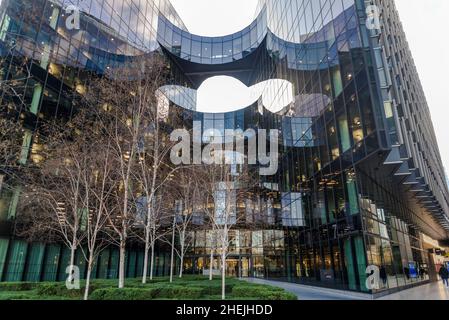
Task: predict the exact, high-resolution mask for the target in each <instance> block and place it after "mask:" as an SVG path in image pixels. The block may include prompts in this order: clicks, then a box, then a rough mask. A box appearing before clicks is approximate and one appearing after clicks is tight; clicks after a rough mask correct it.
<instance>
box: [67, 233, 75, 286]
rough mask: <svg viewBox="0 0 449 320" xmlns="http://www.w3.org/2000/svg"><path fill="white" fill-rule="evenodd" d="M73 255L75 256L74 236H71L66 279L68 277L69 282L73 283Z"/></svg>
mask: <svg viewBox="0 0 449 320" xmlns="http://www.w3.org/2000/svg"><path fill="white" fill-rule="evenodd" d="M75 256H76V238H75V237H73V239H72V245H71V246H70V266H69V267H70V269H69V276H68V279H70V283H73V281H75V279H73V271H74V266H75Z"/></svg>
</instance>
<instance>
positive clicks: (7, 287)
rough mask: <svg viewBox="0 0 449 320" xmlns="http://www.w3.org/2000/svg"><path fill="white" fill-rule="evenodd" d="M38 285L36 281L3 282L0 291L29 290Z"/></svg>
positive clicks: (0, 284)
mask: <svg viewBox="0 0 449 320" xmlns="http://www.w3.org/2000/svg"><path fill="white" fill-rule="evenodd" d="M38 285H39V283H36V282H1V283H0V291H29V290H33V289H35V288H36V287H37V286H38Z"/></svg>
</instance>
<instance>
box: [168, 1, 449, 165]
mask: <svg viewBox="0 0 449 320" xmlns="http://www.w3.org/2000/svg"><path fill="white" fill-rule="evenodd" d="M171 2H172V3H173V5H174V6H175V8H176V10H177V11H178V13H179V15H180V16H181V18H182V19H183V21H184V23H185V24H186V25H187V27H188V28H189V31H190V32H191V33H194V34H199V35H204V36H221V35H226V34H230V33H233V32H236V31H239V30H241V29H243V28H244V27H246V26H247V25H249V24H250V23H251V22H252V19H253V18H254V16H255V11H256V6H257V0H171ZM396 5H397V7H398V10H399V14H400V16H401V20H402V22H403V24H404V28H405V32H406V34H407V39H408V42H409V44H410V47H411V50H412V53H413V57H414V59H415V63H416V65H417V68H418V72H419V74H420V77H421V82H422V84H423V86H424V91H425V93H426V96H427V100H428V104H429V107H430V111H431V114H432V118H433V123H434V126H435V131H436V134H437V138H438V141H439V146H440V151H441V154H442V157H443V162H444V165H445V167H446V168H447V169H449V99H448V98H447V95H448V93H449V81H447V78H448V77H449V60H448V59H449V41H448V40H447V39H449V36H448V31H449V27H448V20H449V0H426V1H423V0H396ZM223 87H225V88H223ZM202 91H203V92H200V93H199V100H200V101H199V103H200V104H201V105H200V110H201V108H203V109H206V108H207V110H211V108H215V111H217V112H218V111H222V110H223V108H225V107H227V105H232V104H234V105H235V104H236V103H237V104H238V100H239V99H242V100H243V101H244V99H245V96H246V92H245V88H242V87H241V85H240V86H239V84H238V82H236V81H232V80H227V81H226V80H225V79H218V80H217V79H216V80H215V81H214V80H212V81H208V82H207V83H205V84H204V86H203V87H202ZM229 92H234V95H233V98H232V101H231V100H228V101H229V103H227V100H226V96H229V94H227V93H229ZM217 98H218V99H217ZM213 101H219V104H217V103H215V104H214V105H212V104H211V102H213ZM230 108H231V109H232V108H233V107H232V106H231V107H230ZM225 109H227V108H225Z"/></svg>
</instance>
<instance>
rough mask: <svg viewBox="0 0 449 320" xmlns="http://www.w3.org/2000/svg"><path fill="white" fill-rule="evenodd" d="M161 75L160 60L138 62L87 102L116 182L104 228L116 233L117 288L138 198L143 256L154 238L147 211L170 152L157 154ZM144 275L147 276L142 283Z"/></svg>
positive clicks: (97, 83) (95, 88) (112, 76)
mask: <svg viewBox="0 0 449 320" xmlns="http://www.w3.org/2000/svg"><path fill="white" fill-rule="evenodd" d="M165 71H166V69H165V65H164V63H163V61H162V60H161V58H159V57H158V56H152V57H146V58H141V59H137V60H136V61H132V62H129V63H127V64H125V65H124V66H123V67H120V68H118V69H114V70H111V71H110V72H109V73H108V74H107V75H106V76H105V77H104V78H102V79H95V80H94V81H92V82H91V83H89V86H88V87H89V90H88V93H87V94H86V97H85V98H86V99H85V101H86V102H87V104H88V105H89V106H91V107H93V108H94V109H95V110H97V120H96V121H97V123H98V125H99V127H100V128H101V130H102V132H103V134H104V135H105V136H106V137H107V139H108V141H109V142H110V143H109V144H108V145H109V146H110V149H111V155H110V162H111V163H113V164H114V165H113V168H115V170H114V172H112V173H111V174H112V176H113V179H115V181H117V188H116V190H115V200H114V201H115V206H114V207H115V208H116V210H115V212H110V216H109V222H108V225H109V226H110V227H111V229H112V230H113V231H114V232H113V234H114V242H115V243H116V244H117V245H118V247H119V252H120V258H119V288H123V287H124V284H125V254H126V245H127V242H128V240H129V238H130V237H131V236H133V232H132V231H133V230H132V229H133V227H134V226H135V224H136V213H137V202H138V199H139V198H140V197H141V195H142V194H144V195H145V196H146V201H147V203H148V206H147V207H148V209H147V210H148V217H149V218H148V219H146V220H147V221H146V225H145V231H146V234H145V240H146V241H145V243H146V252H148V250H149V247H151V242H152V241H151V239H154V237H153V236H152V235H154V227H155V224H154V223H153V221H155V219H153V218H154V215H153V213H152V212H151V209H152V208H153V206H152V203H153V202H154V197H155V195H156V193H157V190H158V188H160V185H161V184H162V183H163V179H162V180H161V179H160V173H161V172H162V170H161V168H162V167H163V166H164V163H163V159H164V157H165V155H166V153H167V152H168V151H166V150H162V151H161V149H162V144H161V143H160V140H159V139H161V134H160V133H159V125H160V124H159V123H160V121H159V120H160V119H158V111H159V110H158V99H157V95H156V93H157V90H158V88H159V87H160V86H161V85H162V83H163V79H164V76H165ZM155 136H157V138H154V137H155ZM166 149H167V150H169V149H168V148H167V147H166ZM153 249H154V246H153ZM145 261H147V259H145ZM145 263H146V262H145ZM145 275H146V272H145V273H144V279H143V281H145Z"/></svg>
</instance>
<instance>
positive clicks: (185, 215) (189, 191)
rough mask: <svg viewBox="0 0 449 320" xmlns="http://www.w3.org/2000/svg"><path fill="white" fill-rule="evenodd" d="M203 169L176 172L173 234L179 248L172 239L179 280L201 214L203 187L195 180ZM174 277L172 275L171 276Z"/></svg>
mask: <svg viewBox="0 0 449 320" xmlns="http://www.w3.org/2000/svg"><path fill="white" fill-rule="evenodd" d="M200 168H201V167H196V166H191V167H185V168H183V169H180V170H179V171H177V172H176V183H175V184H174V186H173V188H172V190H173V197H174V199H175V210H174V212H173V214H174V219H173V225H172V229H173V234H176V235H177V239H178V246H176V244H175V243H174V241H173V239H172V243H171V246H172V250H174V252H176V254H177V256H178V258H179V261H180V266H179V273H178V276H179V278H182V276H183V273H184V257H185V255H186V254H187V252H188V250H189V249H190V248H191V246H192V245H193V238H192V236H191V235H192V232H193V231H194V229H195V225H196V224H197V222H196V221H195V218H199V215H200V214H201V196H200V192H201V186H200V181H199V180H197V179H195V178H194V177H196V176H197V175H198V173H199V172H197V171H198V170H199V169H200ZM171 260H172V261H171V270H173V265H174V261H173V260H174V259H173V258H172V259H171ZM171 276H172V275H171Z"/></svg>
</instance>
